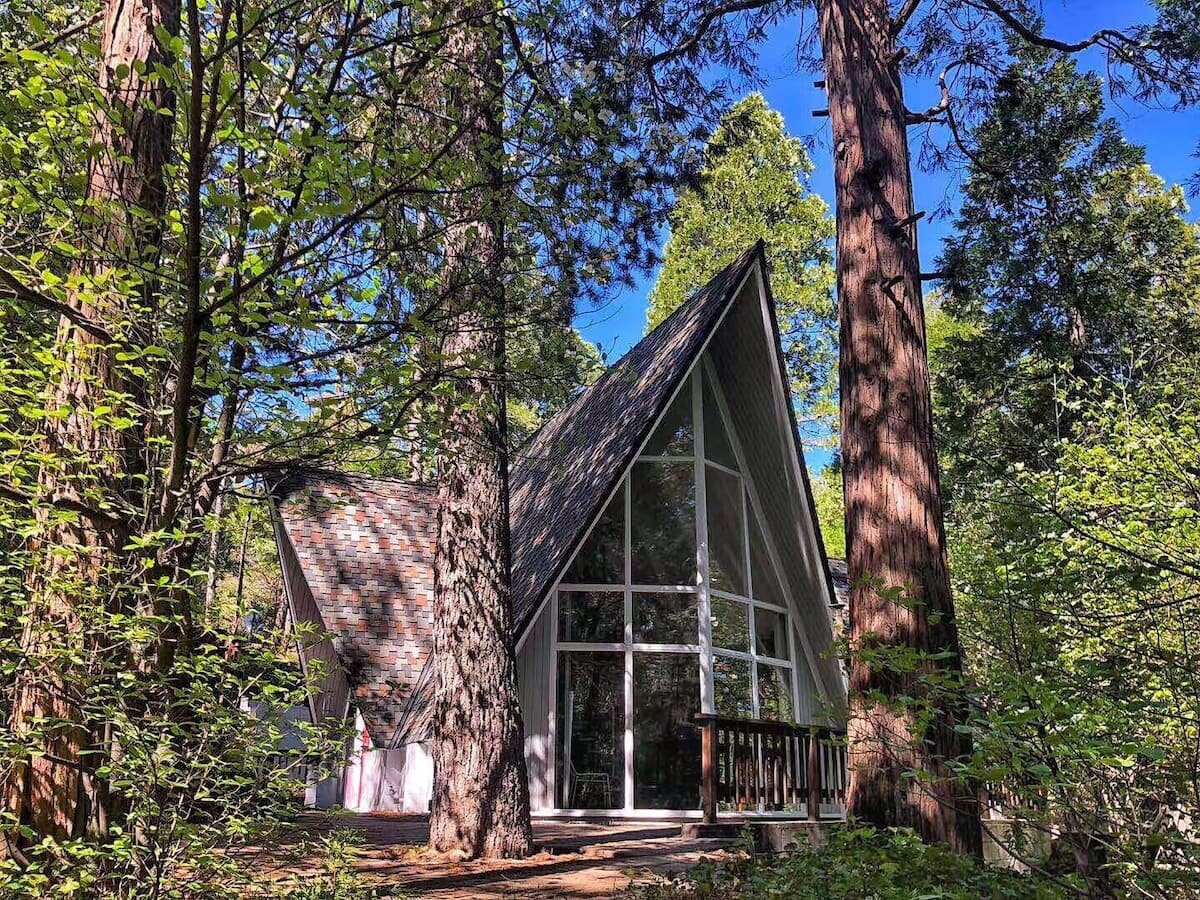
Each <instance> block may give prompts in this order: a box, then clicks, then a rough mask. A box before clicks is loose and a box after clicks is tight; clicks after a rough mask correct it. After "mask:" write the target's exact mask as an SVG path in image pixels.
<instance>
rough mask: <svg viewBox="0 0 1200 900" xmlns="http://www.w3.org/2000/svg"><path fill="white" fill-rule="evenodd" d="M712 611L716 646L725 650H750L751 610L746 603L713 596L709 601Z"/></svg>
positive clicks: (714, 643)
mask: <svg viewBox="0 0 1200 900" xmlns="http://www.w3.org/2000/svg"><path fill="white" fill-rule="evenodd" d="M709 608H710V609H711V611H712V641H713V646H714V647H720V648H722V649H724V650H740V651H741V652H742V653H749V652H750V610H749V608H748V607H747V606H746V604H745V603H738V602H737V601H736V600H728V599H726V598H725V597H713V598H712V599H711V600H710V601H709Z"/></svg>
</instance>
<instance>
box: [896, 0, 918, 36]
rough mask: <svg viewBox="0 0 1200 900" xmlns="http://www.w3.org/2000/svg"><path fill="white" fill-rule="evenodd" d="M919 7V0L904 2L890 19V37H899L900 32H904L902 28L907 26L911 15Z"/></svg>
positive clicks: (905, 0)
mask: <svg viewBox="0 0 1200 900" xmlns="http://www.w3.org/2000/svg"><path fill="white" fill-rule="evenodd" d="M920 6H921V0H904V5H903V6H902V7H900V9H898V10H897V11H896V16H895V18H893V19H892V37H898V36H899V35H900V32H902V31H903V30H904V26H905V25H907V24H908V22H909V19H911V18H912V17H913V13H915V12H916V11H917V9H919V8H920Z"/></svg>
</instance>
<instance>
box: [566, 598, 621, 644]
mask: <svg viewBox="0 0 1200 900" xmlns="http://www.w3.org/2000/svg"><path fill="white" fill-rule="evenodd" d="M558 639H559V640H560V641H588V642H592V643H620V642H621V641H623V640H625V595H624V594H622V593H618V592H617V591H559V592H558Z"/></svg>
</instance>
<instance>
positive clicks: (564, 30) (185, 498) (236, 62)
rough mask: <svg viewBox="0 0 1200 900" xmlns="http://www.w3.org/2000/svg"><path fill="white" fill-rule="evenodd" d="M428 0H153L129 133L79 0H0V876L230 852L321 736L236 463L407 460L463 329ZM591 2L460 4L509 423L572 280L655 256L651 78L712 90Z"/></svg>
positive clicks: (693, 121) (459, 206)
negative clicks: (306, 716) (120, 173)
mask: <svg viewBox="0 0 1200 900" xmlns="http://www.w3.org/2000/svg"><path fill="white" fill-rule="evenodd" d="M443 7H444V5H439V4H430V3H424V2H417V3H413V4H405V5H404V7H403V9H401V8H400V7H398V6H397V5H395V4H392V3H389V2H384V0H366V2H363V3H359V4H351V5H350V6H347V5H345V4H343V3H339V2H331V0H300V2H298V3H287V4H267V5H266V6H263V5H261V4H260V5H255V4H243V3H240V2H233V0H231V2H219V3H200V4H194V5H191V6H189V5H187V4H184V5H183V9H182V13H183V15H182V31H181V33H180V34H178V35H176V34H171V33H168V31H167V30H161V31H160V32H157V33H156V34H155V35H154V39H155V41H157V43H158V45H159V46H158V47H157V48H156V50H157V52H158V59H159V60H161V62H159V63H157V64H155V65H154V66H153V67H152V69H151V70H149V71H146V72H143V71H141V69H140V64H139V66H134V67H133V71H132V72H131V71H128V70H127V68H128V67H126V68H121V67H113V69H114V71H113V75H114V77H116V78H118V79H130V78H132V77H133V76H134V75H137V76H138V77H142V76H144V78H145V81H146V82H148V83H150V84H153V85H154V86H155V87H156V89H157V90H158V91H159V96H160V97H161V98H163V99H162V101H161V102H162V103H163V107H162V109H160V110H158V111H157V113H156V112H155V111H152V110H146V109H138V111H137V115H138V121H139V122H141V123H142V124H144V123H145V122H146V121H151V122H154V123H157V125H158V126H159V127H161V129H162V131H163V132H164V136H165V139H161V140H160V139H158V138H156V140H155V146H154V147H152V148H147V147H144V146H143V147H133V148H130V147H128V146H122V143H123V142H124V143H128V141H125V139H124V136H127V135H130V134H133V133H135V131H136V129H130V128H129V127H128V126H129V124H130V123H129V116H128V110H125V109H123V100H122V99H121V92H118V91H113V92H111V93H109V94H107V95H106V94H105V92H104V87H103V85H102V84H101V83H100V82H99V81H98V79H97V77H96V75H97V71H98V69H99V67H100V66H101V65H102V60H101V59H100V52H101V46H100V42H99V40H98V37H99V23H98V22H96V21H92V20H91V19H90V18H89V17H90V16H91V14H92V13H93V12H95V11H97V10H98V9H99V8H100V4H98V3H96V2H87V3H84V4H83V5H82V6H79V5H75V6H65V5H63V4H59V3H51V2H49V0H19V2H17V3H13V4H8V5H5V6H4V7H3V9H0V63H2V64H0V235H2V237H0V531H2V534H0V591H2V592H3V593H2V595H0V673H2V674H3V676H4V677H3V689H2V690H0V713H2V714H3V719H4V723H5V724H4V727H3V728H2V729H0V785H2V786H4V787H8V788H12V786H14V785H18V784H19V783H20V781H21V779H22V778H23V777H24V776H25V774H26V773H28V772H29V771H30V768H29V767H30V766H31V765H32V766H43V767H44V768H45V771H48V772H50V773H51V776H52V777H51V778H50V779H49V780H50V781H52V782H54V783H55V786H58V787H61V788H62V791H61V793H60V794H58V795H56V796H55V797H53V798H52V799H53V800H54V801H56V802H57V803H58V806H56V807H55V812H56V813H62V812H63V809H64V808H66V813H65V814H63V815H60V816H59V818H60V819H63V821H49V819H52V818H53V816H43V815H42V813H43V812H44V811H45V809H46V808H48V807H49V806H50V805H52V804H51V803H50V802H49V801H47V799H46V798H45V797H38V798H36V799H35V801H34V802H33V803H31V804H29V805H28V806H26V807H25V808H22V809H21V821H20V822H19V823H7V822H6V823H4V824H12V825H17V824H19V825H20V826H21V827H22V828H23V829H24V830H23V831H21V832H20V833H19V837H20V838H21V841H20V843H21V844H22V846H23V847H24V851H25V852H24V856H25V857H26V862H28V863H29V865H28V866H27V867H26V868H25V869H24V870H23V871H22V872H19V871H18V870H17V869H16V868H15V863H11V864H10V866H9V868H7V869H6V870H5V875H4V877H5V878H7V879H8V882H7V883H6V887H9V888H10V889H11V890H12V891H14V892H15V891H18V890H21V891H26V892H27V893H28V892H33V893H36V892H37V890H40V889H41V888H42V887H45V886H46V885H49V884H59V885H66V887H65V888H64V889H63V891H62V893H64V894H67V895H69V894H70V893H71V892H74V893H75V894H77V895H85V896H102V895H105V894H117V895H120V894H130V893H133V892H134V885H149V886H150V887H149V888H148V889H147V890H146V891H145V892H146V893H147V894H149V895H150V896H157V895H160V894H162V893H170V892H172V891H173V892H176V893H180V892H183V891H184V889H183V888H182V887H180V885H182V884H184V883H185V882H186V881H187V880H188V879H191V880H192V881H194V882H196V883H197V884H199V883H201V882H204V883H205V884H206V885H207V884H208V872H209V870H210V868H211V869H212V871H213V872H217V870H218V869H219V870H221V872H222V873H223V874H221V878H226V877H229V878H232V877H234V876H233V875H232V874H230V871H231V869H232V870H236V863H235V862H232V861H231V860H232V857H228V856H222V855H221V854H220V853H219V852H218V851H220V850H221V849H223V848H225V847H227V846H228V845H230V844H231V843H237V842H238V841H241V840H249V839H250V837H251V836H253V837H255V838H256V839H258V838H262V839H264V840H265V839H266V838H267V836H269V834H270V832H271V830H272V828H273V827H274V826H275V825H277V824H278V823H279V822H280V821H282V820H283V819H284V818H285V817H286V815H287V814H288V813H289V812H290V811H291V810H293V809H294V808H295V805H296V802H297V800H296V797H295V792H296V790H297V789H298V788H299V787H300V786H301V785H302V784H303V783H304V782H305V781H307V780H310V779H312V778H315V777H317V776H318V775H319V774H320V773H321V772H322V771H323V770H324V769H325V768H327V767H328V765H329V764H330V763H331V761H332V760H335V759H336V758H337V757H339V756H340V752H341V747H340V744H339V741H338V740H337V739H336V738H337V736H336V735H330V734H327V733H325V732H324V730H322V729H318V728H311V729H304V728H302V727H300V726H295V727H296V728H297V729H299V730H300V731H301V732H305V733H302V734H300V735H292V734H291V729H292V728H293V726H291V725H286V726H285V724H284V723H283V722H282V721H281V720H280V716H282V714H283V711H285V710H290V709H293V708H294V707H296V706H297V705H298V704H300V703H301V702H302V701H303V700H304V698H305V696H306V694H307V692H308V691H310V690H312V689H315V686H316V684H317V683H318V682H319V678H320V673H319V672H318V671H315V670H312V669H310V671H309V672H308V673H307V675H308V676H309V679H310V680H309V682H307V683H306V682H305V679H304V678H303V677H302V675H301V673H300V671H299V667H298V666H297V665H296V659H295V657H294V653H293V651H292V649H291V643H290V641H288V640H287V639H285V638H284V637H283V636H281V635H280V634H279V633H278V632H277V631H276V630H275V629H276V625H277V624H278V612H279V590H278V588H279V585H278V571H277V569H276V568H275V563H274V560H273V554H272V549H271V538H270V534H269V529H268V527H267V518H266V516H265V515H264V509H263V507H262V505H261V504H257V505H256V504H255V502H254V501H250V500H247V499H246V498H247V497H249V496H254V497H261V495H262V494H263V493H264V488H266V487H269V486H270V485H271V484H272V483H273V482H274V481H275V480H276V479H277V478H278V477H280V476H281V475H282V474H284V473H287V472H289V471H292V470H295V469H297V468H313V467H316V468H324V469H341V470H351V471H360V472H368V473H372V474H390V475H395V474H408V475H411V476H418V477H419V476H422V475H425V474H428V473H429V472H430V471H432V466H431V464H430V461H431V459H432V458H433V457H435V456H436V454H437V453H438V452H439V449H440V447H441V445H442V439H443V436H444V427H445V423H444V422H443V421H440V420H439V415H438V410H439V408H440V406H441V404H440V403H439V402H438V401H439V400H441V399H443V398H444V397H445V396H447V395H451V396H453V390H454V386H455V385H456V384H457V383H459V381H460V379H461V377H462V376H463V375H464V374H466V375H470V374H472V372H473V371H474V370H478V369H481V368H484V367H487V366H489V365H490V364H491V360H490V359H456V360H455V361H454V362H455V366H454V367H451V366H449V365H448V364H447V361H446V360H445V359H443V358H442V356H441V354H442V350H443V348H444V340H445V337H446V332H447V327H448V326H453V324H454V323H453V321H449V322H448V320H453V316H447V314H446V313H447V310H448V309H449V308H450V304H448V298H452V297H453V295H454V293H455V291H457V290H461V289H463V285H460V284H447V283H446V279H445V278H444V277H443V274H444V272H445V271H446V270H447V268H448V266H447V253H448V247H447V234H448V233H451V232H453V231H454V230H455V229H459V228H460V227H461V226H462V224H463V223H462V222H461V221H460V219H461V212H462V210H463V208H464V203H463V201H462V196H461V194H462V185H463V184H467V185H469V186H470V188H471V189H472V190H474V191H477V192H478V191H479V186H478V184H477V183H476V182H475V180H474V179H473V178H472V175H473V173H476V172H477V171H478V170H479V169H480V166H479V162H480V161H479V160H477V159H464V158H462V157H461V155H459V154H457V153H456V152H454V147H455V146H456V144H455V141H456V139H457V136H458V133H459V129H458V127H457V126H458V125H462V124H463V123H461V122H456V121H455V119H456V117H458V116H459V115H460V113H461V110H459V109H456V108H452V106H453V105H452V104H448V103H447V102H446V96H445V88H446V82H447V81H448V80H453V79H452V78H450V79H448V78H447V73H448V72H452V67H451V66H450V63H449V61H448V59H447V54H453V53H454V52H455V51H454V47H453V44H454V41H453V40H452V38H453V36H454V34H455V32H456V30H458V29H461V28H463V27H465V26H464V24H463V23H462V22H456V21H453V20H452V18H448V15H447V11H446V9H445V8H443ZM122 9H126V10H127V9H128V7H122ZM501 15H502V16H503V21H501V20H500V16H501ZM608 15H609V11H607V10H605V9H603V8H602V7H601V6H597V7H596V8H595V9H594V10H593V9H592V5H591V4H589V3H586V2H551V3H529V4H523V5H521V6H519V7H512V6H508V7H504V8H503V9H502V10H501V9H500V8H499V7H497V8H496V16H497V20H496V21H495V22H494V23H491V24H492V25H494V26H495V28H497V29H502V30H503V33H504V35H505V46H506V49H507V52H506V56H505V59H504V61H503V63H502V65H503V69H504V79H503V83H502V85H500V86H499V88H500V93H501V94H502V95H503V96H502V101H501V102H502V104H503V107H502V115H503V118H504V134H505V136H506V145H505V148H504V150H505V153H504V157H505V158H504V160H503V166H504V184H505V190H504V191H503V192H502V193H503V196H502V197H499V198H492V199H493V200H497V201H498V202H497V204H496V205H497V206H499V207H501V208H500V209H499V211H498V212H497V217H498V218H499V219H500V220H502V222H503V225H504V231H505V259H504V265H503V273H502V277H503V279H504V284H505V288H506V301H507V302H506V315H507V318H506V320H505V321H504V322H503V323H502V324H503V325H504V326H505V331H506V337H507V338H508V350H509V353H508V359H507V362H508V365H509V372H508V374H509V377H510V379H511V386H512V391H511V395H510V397H511V401H512V407H513V410H514V418H515V420H516V424H517V427H516V428H514V429H513V432H514V434H513V438H514V439H520V438H521V437H523V436H524V434H526V433H528V432H529V431H530V430H532V429H533V428H535V427H536V425H537V423H538V421H539V420H540V419H541V418H542V417H544V416H546V415H547V414H549V413H551V412H552V411H554V410H555V409H556V408H557V407H558V406H560V405H561V404H563V403H565V402H567V401H568V400H569V398H570V397H571V396H572V395H573V392H574V391H575V390H576V389H577V388H578V385H579V383H580V382H582V381H585V380H587V379H588V378H589V377H590V375H591V373H592V372H593V371H594V368H595V358H596V354H595V352H594V350H593V349H592V348H590V347H588V346H587V345H586V344H585V343H584V342H583V341H582V340H581V339H580V337H579V335H578V334H577V333H576V332H575V331H574V330H573V329H572V328H571V326H570V321H571V317H572V315H573V313H574V311H575V307H576V305H577V304H583V303H588V302H590V301H592V300H595V299H598V298H602V297H603V296H605V295H606V292H607V291H608V290H609V289H610V287H611V285H612V284H613V283H614V282H628V281H629V280H630V279H631V278H632V277H633V274H634V273H636V272H637V271H638V270H639V269H644V268H646V266H647V265H648V263H649V261H650V260H651V259H652V258H653V250H652V248H651V246H650V244H651V243H652V240H653V238H654V236H655V234H656V230H655V221H656V219H657V218H658V217H659V215H660V213H661V212H662V211H663V209H664V208H665V205H666V202H667V198H668V196H669V191H670V185H671V184H672V183H673V182H674V180H675V179H676V178H677V177H678V174H679V173H680V172H681V171H683V170H684V169H685V168H686V166H687V158H686V153H685V151H686V150H687V149H688V147H689V146H690V145H691V144H693V143H694V142H695V140H696V137H695V136H694V134H693V132H695V133H696V134H699V131H698V129H699V128H700V126H701V125H702V124H703V121H702V119H703V116H702V115H700V116H699V117H695V118H689V119H687V120H679V119H678V118H670V117H667V116H664V115H660V114H659V112H658V110H659V104H660V101H661V100H662V99H663V97H664V93H663V91H666V92H667V94H666V95H667V96H669V97H672V98H674V99H675V100H683V99H684V96H683V95H684V94H685V93H686V94H687V97H688V103H689V106H693V107H697V106H702V105H704V104H703V103H698V104H693V103H692V102H691V101H692V100H700V101H702V100H703V99H704V98H706V97H708V96H709V95H710V92H709V91H708V90H707V89H705V88H703V87H702V86H700V85H697V84H682V83H681V84H677V85H675V86H669V85H657V86H654V87H653V89H652V87H651V85H649V84H648V82H647V80H646V78H645V77H644V76H643V75H642V68H641V60H642V59H643V58H644V49H645V48H644V46H642V44H641V43H640V41H641V37H639V36H638V35H637V34H636V33H634V32H632V31H628V30H622V29H619V28H615V27H614V28H612V34H611V39H608V38H606V39H604V40H602V41H600V42H599V43H597V41H596V37H595V32H594V29H595V28H597V27H608V26H609V25H611V23H610V22H607V21H606V19H605V17H606V16H608ZM470 25H471V27H475V26H476V23H470ZM189 32H190V33H189ZM193 43H195V44H197V45H198V50H199V54H200V56H198V57H193V56H192V54H193V49H192V44H193ZM130 44H131V45H140V42H139V41H137V40H131V41H130ZM192 97H194V98H196V99H197V101H198V102H197V103H195V104H192V103H189V102H187V100H188V99H189V98H192ZM169 107H170V108H169ZM196 116H198V117H199V119H198V120H197V119H195V118H194V117H196ZM106 125H112V126H114V127H112V128H110V129H108V130H107V131H106V129H105V127H104V126H106ZM472 127H473V124H472ZM137 133H142V132H137ZM114 134H115V135H117V137H115V138H113V139H111V140H108V138H106V135H114ZM159 143H161V144H162V146H159ZM100 163H105V164H109V165H111V166H124V167H127V168H128V167H130V166H140V167H142V168H143V169H144V171H143V172H142V173H141V174H142V176H143V177H145V178H146V179H147V180H148V182H149V183H150V184H152V185H153V186H154V190H152V191H147V192H144V194H146V195H149V194H153V195H154V196H153V197H147V196H143V195H141V194H139V195H138V196H137V197H121V196H118V194H117V193H116V192H114V191H112V190H111V189H110V188H105V187H103V186H99V187H101V188H103V189H99V190H98V189H97V187H98V185H96V184H94V183H90V182H89V178H94V177H95V173H96V172H97V171H99V170H100V169H101V168H102V167H101V166H100ZM159 163H161V166H160V165H159ZM160 189H161V190H160ZM130 223H135V226H136V227H128V226H129V224H130ZM447 369H451V371H447ZM463 369H466V370H469V371H467V372H464V371H463ZM487 371H489V372H490V369H488V370H487ZM486 402H487V401H486V398H483V397H478V396H471V397H466V398H463V399H462V404H461V405H462V407H464V408H463V409H462V410H461V411H462V412H466V413H470V412H472V411H473V408H475V407H476V406H478V405H480V404H484V403H486ZM214 533H215V534H216V540H215V541H214V540H212V537H213V535H214ZM243 537H244V540H243ZM243 546H245V548H246V552H245V553H244V554H243V552H242V547H243ZM249 613H253V614H254V616H253V617H252V618H254V619H255V621H256V622H257V623H258V624H259V625H260V626H262V628H263V630H262V631H261V632H260V631H258V630H256V631H255V632H254V633H253V634H250V635H248V634H247V633H246V628H245V627H243V623H244V622H245V621H246V618H247V615H248V614H249ZM320 637H321V636H320V635H301V639H302V640H303V641H305V642H307V641H316V640H318V639H320ZM317 668H318V669H319V667H317ZM30 706H32V707H36V708H35V709H34V714H32V715H30V714H28V710H27V707H30ZM289 735H290V737H294V738H296V740H294V741H293V740H290V738H289V741H288V743H289V745H291V744H294V745H295V747H296V749H295V750H294V751H287V752H283V751H280V749H279V747H278V746H277V745H278V744H279V742H280V740H281V739H283V738H284V737H285V736H289ZM58 760H61V761H62V762H61V763H60V762H58ZM75 772H78V773H81V775H82V781H81V787H79V789H78V790H76V788H75V786H74V783H73V778H74V775H73V774H72V773H75ZM19 793H20V794H23V792H21V791H19V790H16V789H15V788H13V789H12V790H11V791H10V793H9V795H8V797H7V798H6V799H7V800H10V801H11V800H12V799H13V797H14V796H15V795H16V794H19ZM81 798H82V802H81V803H80V804H76V800H80V799H81ZM38 804H41V805H42V806H41V807H40V808H33V807H37V806H38ZM3 805H5V806H7V805H8V804H7V803H6V804H3ZM19 807H21V802H20V801H17V802H16V803H15V805H14V808H19ZM72 807H74V808H75V809H77V810H78V815H75V814H74V811H73V810H72V809H71V808H72ZM85 820H86V821H85ZM77 821H78V823H80V824H78V825H77V824H76V822H77ZM17 862H20V860H17ZM218 863H220V865H218ZM64 873H70V878H71V879H73V880H66V879H64ZM214 878H216V876H215V875H214ZM38 879H41V881H40V882H39V881H38ZM218 880H219V879H218ZM39 884H40V885H41V887H39ZM189 889H190V888H189ZM205 889H206V890H207V889H208V888H207V887H206V888H205ZM213 890H214V891H215V890H216V888H213Z"/></svg>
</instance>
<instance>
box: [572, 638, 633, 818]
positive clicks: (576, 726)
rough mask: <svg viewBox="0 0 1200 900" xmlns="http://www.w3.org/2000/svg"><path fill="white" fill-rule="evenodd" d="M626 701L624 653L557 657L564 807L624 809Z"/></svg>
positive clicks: (578, 654)
mask: <svg viewBox="0 0 1200 900" xmlns="http://www.w3.org/2000/svg"><path fill="white" fill-rule="evenodd" d="M624 698H625V656H624V654H623V653H593V652H582V651H577V650H572V651H567V652H563V653H560V654H559V657H558V728H557V732H558V752H557V753H556V754H555V757H556V759H555V775H556V778H555V784H557V785H558V802H559V804H560V806H562V807H563V808H564V809H619V808H621V807H622V806H624V805H625V754H624V746H625V699H624Z"/></svg>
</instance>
